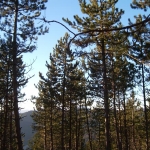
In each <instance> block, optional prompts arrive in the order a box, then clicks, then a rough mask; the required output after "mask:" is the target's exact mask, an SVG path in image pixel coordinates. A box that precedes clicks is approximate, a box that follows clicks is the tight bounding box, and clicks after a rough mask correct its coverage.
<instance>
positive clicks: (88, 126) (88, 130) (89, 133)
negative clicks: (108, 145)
mask: <svg viewBox="0 0 150 150" xmlns="http://www.w3.org/2000/svg"><path fill="white" fill-rule="evenodd" d="M85 111H86V112H85V113H86V125H87V132H88V133H87V134H88V138H89V143H90V150H92V140H91V131H90V125H89V117H88V108H87V99H86V97H85Z"/></svg>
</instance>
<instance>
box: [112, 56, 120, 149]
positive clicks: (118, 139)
mask: <svg viewBox="0 0 150 150" xmlns="http://www.w3.org/2000/svg"><path fill="white" fill-rule="evenodd" d="M112 57H113V56H112ZM112 69H113V82H112V86H113V105H114V120H115V128H116V135H117V147H118V150H122V145H121V141H120V138H119V126H118V121H117V113H116V88H115V77H114V62H113V58H112Z"/></svg>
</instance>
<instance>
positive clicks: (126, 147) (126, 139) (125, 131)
mask: <svg viewBox="0 0 150 150" xmlns="http://www.w3.org/2000/svg"><path fill="white" fill-rule="evenodd" d="M123 105H124V134H125V149H126V150H128V149H129V142H128V133H127V119H126V103H125V92H124V93H123Z"/></svg>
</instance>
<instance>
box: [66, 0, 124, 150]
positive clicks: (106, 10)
mask: <svg viewBox="0 0 150 150" xmlns="http://www.w3.org/2000/svg"><path fill="white" fill-rule="evenodd" d="M79 2H80V6H81V10H82V12H83V13H84V14H86V17H83V18H80V17H79V16H78V15H75V16H74V18H75V21H76V22H73V23H72V22H71V21H69V20H68V19H64V21H66V22H68V23H69V24H70V25H71V26H73V27H74V28H76V29H77V30H78V31H79V32H85V31H89V30H96V29H97V30H103V29H110V28H113V27H114V28H116V27H121V26H122V25H121V23H120V22H119V20H120V18H121V16H122V14H123V13H124V12H123V11H122V10H118V8H115V4H116V3H117V1H105V0H102V1H100V2H98V1H95V0H93V1H90V3H89V4H87V3H86V1H82V0H80V1H79ZM122 38H125V37H124V35H123V33H121V32H115V31H112V32H101V33H99V32H97V33H96V31H95V32H89V33H85V34H83V36H82V37H81V38H78V39H77V40H75V41H74V43H75V44H76V45H78V46H81V47H82V48H84V47H87V46H88V45H90V44H95V45H96V48H95V50H94V53H95V54H96V55H98V54H99V55H101V57H99V61H101V66H102V70H103V72H102V79H103V83H102V87H103V92H104V94H103V99H104V107H105V117H106V124H105V127H106V129H105V131H106V133H105V134H106V135H105V137H106V149H111V142H110V141H111V140H110V112H109V109H110V102H109V96H108V95H109V90H108V85H109V79H108V76H107V74H108V72H109V70H108V66H107V63H108V60H111V57H110V56H111V55H112V53H113V52H114V51H116V50H114V49H113V46H112V43H115V45H117V44H118V43H121V42H120V41H122ZM120 52H121V51H120ZM97 61H98V60H97ZM93 62H94V61H93ZM94 63H95V62H94ZM110 63H111V62H110ZM93 68H94V67H93ZM97 68H98V67H97Z"/></svg>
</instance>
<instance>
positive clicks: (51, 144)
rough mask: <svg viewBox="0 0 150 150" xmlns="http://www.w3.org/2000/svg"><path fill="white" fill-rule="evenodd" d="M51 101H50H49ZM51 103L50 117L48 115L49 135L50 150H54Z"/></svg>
mask: <svg viewBox="0 0 150 150" xmlns="http://www.w3.org/2000/svg"><path fill="white" fill-rule="evenodd" d="M51 100H52V99H51ZM52 106H53V105H52V101H51V108H50V109H51V110H50V111H51V112H50V113H51V115H50V135H51V140H50V146H51V149H50V150H54V142H53V108H52Z"/></svg>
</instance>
